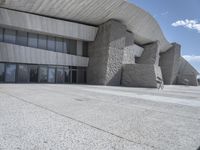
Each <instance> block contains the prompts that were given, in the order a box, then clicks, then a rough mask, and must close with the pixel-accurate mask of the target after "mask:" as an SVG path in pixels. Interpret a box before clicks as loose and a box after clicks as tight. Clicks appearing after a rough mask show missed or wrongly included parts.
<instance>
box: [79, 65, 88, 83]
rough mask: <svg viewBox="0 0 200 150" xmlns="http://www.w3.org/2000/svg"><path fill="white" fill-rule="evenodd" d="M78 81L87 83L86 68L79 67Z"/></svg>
mask: <svg viewBox="0 0 200 150" xmlns="http://www.w3.org/2000/svg"><path fill="white" fill-rule="evenodd" d="M78 83H86V71H85V69H84V68H78Z"/></svg>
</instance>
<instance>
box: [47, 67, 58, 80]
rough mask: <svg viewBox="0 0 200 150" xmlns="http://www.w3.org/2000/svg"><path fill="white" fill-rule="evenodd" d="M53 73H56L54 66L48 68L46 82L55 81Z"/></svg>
mask: <svg viewBox="0 0 200 150" xmlns="http://www.w3.org/2000/svg"><path fill="white" fill-rule="evenodd" d="M55 74H56V70H55V68H49V71H48V82H49V83H55Z"/></svg>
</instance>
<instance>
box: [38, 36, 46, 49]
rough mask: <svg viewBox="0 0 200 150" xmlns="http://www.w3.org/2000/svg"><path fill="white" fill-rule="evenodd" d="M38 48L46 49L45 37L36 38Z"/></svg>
mask: <svg viewBox="0 0 200 150" xmlns="http://www.w3.org/2000/svg"><path fill="white" fill-rule="evenodd" d="M38 48H41V49H47V36H45V35H39V36H38Z"/></svg>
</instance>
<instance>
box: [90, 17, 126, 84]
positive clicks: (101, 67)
mask: <svg viewBox="0 0 200 150" xmlns="http://www.w3.org/2000/svg"><path fill="white" fill-rule="evenodd" d="M125 39H126V27H125V26H124V25H122V24H121V23H120V22H118V21H115V20H110V21H108V22H106V23H104V24H102V25H100V26H99V30H98V33H97V36H96V39H95V41H94V42H92V43H90V44H89V58H90V60H89V66H88V69H87V81H88V84H99V85H120V80H121V68H122V60H123V49H124V47H125V42H126V41H125Z"/></svg>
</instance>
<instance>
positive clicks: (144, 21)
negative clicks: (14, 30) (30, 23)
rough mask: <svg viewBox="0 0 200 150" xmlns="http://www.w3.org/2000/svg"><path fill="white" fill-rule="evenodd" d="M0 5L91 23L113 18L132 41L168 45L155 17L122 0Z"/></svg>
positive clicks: (44, 0) (23, 0) (17, 0)
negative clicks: (131, 37) (125, 27)
mask: <svg viewBox="0 0 200 150" xmlns="http://www.w3.org/2000/svg"><path fill="white" fill-rule="evenodd" d="M0 6H1V7H5V8H10V9H15V10H20V11H25V12H30V13H34V14H40V15H45V16H52V17H56V18H61V19H66V20H71V21H76V22H81V23H87V24H91V25H100V24H102V23H104V22H107V21H108V20H110V19H116V20H118V21H120V22H121V23H123V24H124V25H126V26H127V29H128V30H129V31H131V32H133V33H134V34H135V36H134V37H135V42H136V43H138V44H141V45H143V44H147V43H151V42H155V41H159V46H160V48H159V49H160V52H164V51H166V50H167V49H169V48H170V47H171V44H170V43H169V42H168V41H167V40H166V39H165V37H164V35H163V33H162V31H161V29H160V27H159V25H158V23H157V22H156V21H155V19H154V18H153V17H152V16H151V15H150V14H149V13H147V12H146V11H144V10H142V9H141V8H139V7H137V6H135V5H133V4H131V3H129V2H127V1H125V0H73V1H72V0H29V1H27V0H15V1H13V0H6V1H4V2H2V3H1V4H0Z"/></svg>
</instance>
